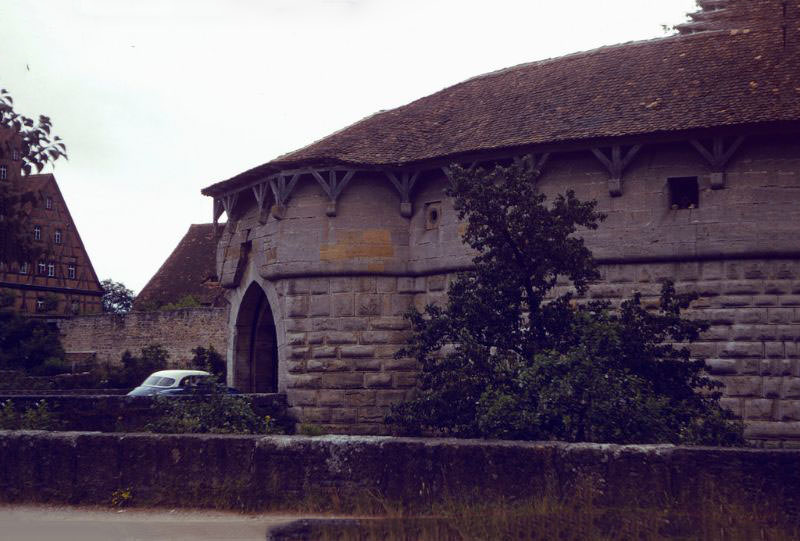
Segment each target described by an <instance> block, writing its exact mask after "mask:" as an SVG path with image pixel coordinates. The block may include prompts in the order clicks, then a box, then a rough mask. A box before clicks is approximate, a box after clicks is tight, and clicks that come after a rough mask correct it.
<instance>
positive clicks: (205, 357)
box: [189, 346, 228, 381]
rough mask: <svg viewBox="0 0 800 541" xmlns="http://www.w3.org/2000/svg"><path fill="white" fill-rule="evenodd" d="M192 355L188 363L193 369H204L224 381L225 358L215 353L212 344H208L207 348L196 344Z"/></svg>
mask: <svg viewBox="0 0 800 541" xmlns="http://www.w3.org/2000/svg"><path fill="white" fill-rule="evenodd" d="M192 353H193V354H194V356H193V357H192V360H191V361H190V363H189V365H190V366H191V367H192V368H194V369H195V370H205V371H206V372H209V373H211V374H213V375H214V376H216V377H217V378H218V379H219V380H220V381H225V377H226V374H227V371H228V370H227V363H226V362H225V359H224V358H223V357H222V355H220V354H219V353H217V350H216V349H214V346H209V347H208V349H206V348H204V347H202V346H198V347H196V348H194V349H193V350H192Z"/></svg>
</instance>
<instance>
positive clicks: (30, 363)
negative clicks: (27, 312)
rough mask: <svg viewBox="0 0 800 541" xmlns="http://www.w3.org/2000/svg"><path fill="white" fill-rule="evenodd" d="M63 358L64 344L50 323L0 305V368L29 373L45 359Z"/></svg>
mask: <svg viewBox="0 0 800 541" xmlns="http://www.w3.org/2000/svg"><path fill="white" fill-rule="evenodd" d="M62 359H64V348H63V347H62V346H61V338H60V336H59V334H58V329H57V328H55V326H54V325H52V324H50V323H47V322H45V321H42V320H40V319H34V318H24V317H22V316H20V315H19V314H16V313H15V312H12V311H11V310H9V309H0V370H21V371H24V372H26V373H32V372H33V371H35V370H36V369H38V368H39V367H41V366H42V365H43V364H44V363H45V362H50V363H54V362H57V361H59V360H62Z"/></svg>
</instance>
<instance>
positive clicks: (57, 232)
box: [53, 229, 61, 244]
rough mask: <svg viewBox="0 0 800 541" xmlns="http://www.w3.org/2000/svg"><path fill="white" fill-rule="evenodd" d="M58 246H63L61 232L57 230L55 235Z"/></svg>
mask: <svg viewBox="0 0 800 541" xmlns="http://www.w3.org/2000/svg"><path fill="white" fill-rule="evenodd" d="M53 237H54V240H55V242H56V244H61V230H59V229H56V232H55V235H53Z"/></svg>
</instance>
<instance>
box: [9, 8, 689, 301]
mask: <svg viewBox="0 0 800 541" xmlns="http://www.w3.org/2000/svg"><path fill="white" fill-rule="evenodd" d="M694 6H695V0H571V1H569V2H566V1H557V0H556V1H553V0H548V1H540V0H492V1H489V0H484V1H472V0H185V1H183V0H2V1H0V22H2V26H3V30H2V31H0V87H3V88H6V89H7V90H9V91H10V92H11V94H12V96H13V97H14V98H15V101H16V105H17V110H18V111H19V112H21V113H23V114H26V115H28V116H32V117H35V116H38V115H39V114H40V113H41V114H47V115H49V116H50V117H51V118H52V120H53V125H54V131H55V132H56V133H57V134H59V135H60V136H61V137H62V138H63V139H64V140H65V142H66V143H67V149H68V154H69V161H68V162H59V163H57V164H56V167H55V171H54V172H55V174H56V178H57V179H58V182H59V185H60V186H61V190H62V192H63V193H64V196H65V198H66V200H67V204H68V205H69V208H70V211H71V213H72V216H73V218H74V220H75V222H76V224H77V226H78V230H79V232H80V234H81V237H82V238H83V242H84V244H85V245H86V248H87V250H88V252H89V256H90V257H91V260H92V262H93V264H94V267H95V270H96V271H97V274H98V277H99V278H100V279H104V278H109V277H110V278H113V279H114V280H117V281H122V282H124V283H125V284H126V285H127V286H128V287H130V288H132V289H134V290H136V291H137V292H138V291H139V290H140V289H141V288H142V287H143V286H144V285H145V283H146V282H147V281H148V280H149V279H150V277H151V276H152V275H153V274H154V273H155V272H156V270H158V268H159V266H160V265H161V264H162V263H163V261H164V260H165V259H166V257H167V256H168V255H169V254H170V252H171V251H172V250H173V248H174V247H175V246H176V244H177V243H178V241H179V240H180V238H181V237H182V236H183V235H184V233H185V232H186V230H187V229H188V227H189V224H192V223H204V222H209V221H211V200H210V199H209V198H206V197H203V196H201V195H200V189H201V188H203V187H205V186H207V185H209V184H212V183H214V182H217V181H219V180H224V179H227V178H229V177H231V176H233V175H235V174H237V173H239V172H241V171H243V170H245V169H249V168H250V167H253V166H256V165H259V164H261V163H264V162H266V161H269V160H270V159H272V158H274V157H275V156H277V155H279V154H282V153H284V152H287V151H290V150H293V149H295V148H298V147H301V146H304V145H306V144H308V143H310V142H312V141H314V140H316V139H319V138H320V137H323V136H325V135H326V134H328V133H331V132H333V131H335V130H337V129H340V128H342V127H344V126H346V125H348V124H351V123H353V122H354V121H356V120H358V119H360V118H363V117H364V116H367V115H369V114H371V113H374V112H375V111H378V110H380V109H389V108H393V107H397V106H400V105H403V104H404V103H407V102H409V101H412V100H414V99H416V98H419V97H422V96H424V95H427V94H430V93H432V92H435V91H437V90H440V89H441V88H444V87H446V86H449V85H452V84H455V83H457V82H459V81H462V80H464V79H467V78H469V77H472V76H474V75H478V74H481V73H485V72H488V71H492V70H496V69H499V68H503V67H507V66H512V65H515V64H520V63H523V62H530V61H533V60H540V59H543V58H550V57H555V56H560V55H563V54H567V53H572V52H576V51H581V50H587V49H593V48H595V47H598V46H602V45H610V44H614V43H621V42H625V41H631V40H641V39H650V38H655V37H660V36H663V35H665V32H664V30H663V28H662V25H667V26H672V25H674V24H677V23H680V22H682V21H684V20H685V14H686V13H687V12H689V11H693V10H694V9H695V7H694Z"/></svg>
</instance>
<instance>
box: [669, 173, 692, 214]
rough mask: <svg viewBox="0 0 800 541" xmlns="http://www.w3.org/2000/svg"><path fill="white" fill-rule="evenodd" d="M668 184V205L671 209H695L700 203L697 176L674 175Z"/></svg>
mask: <svg viewBox="0 0 800 541" xmlns="http://www.w3.org/2000/svg"><path fill="white" fill-rule="evenodd" d="M667 183H668V184H669V205H670V208H671V209H673V210H678V209H696V208H697V207H698V206H699V204H700V190H699V188H698V186H697V177H674V178H670V179H667Z"/></svg>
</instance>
